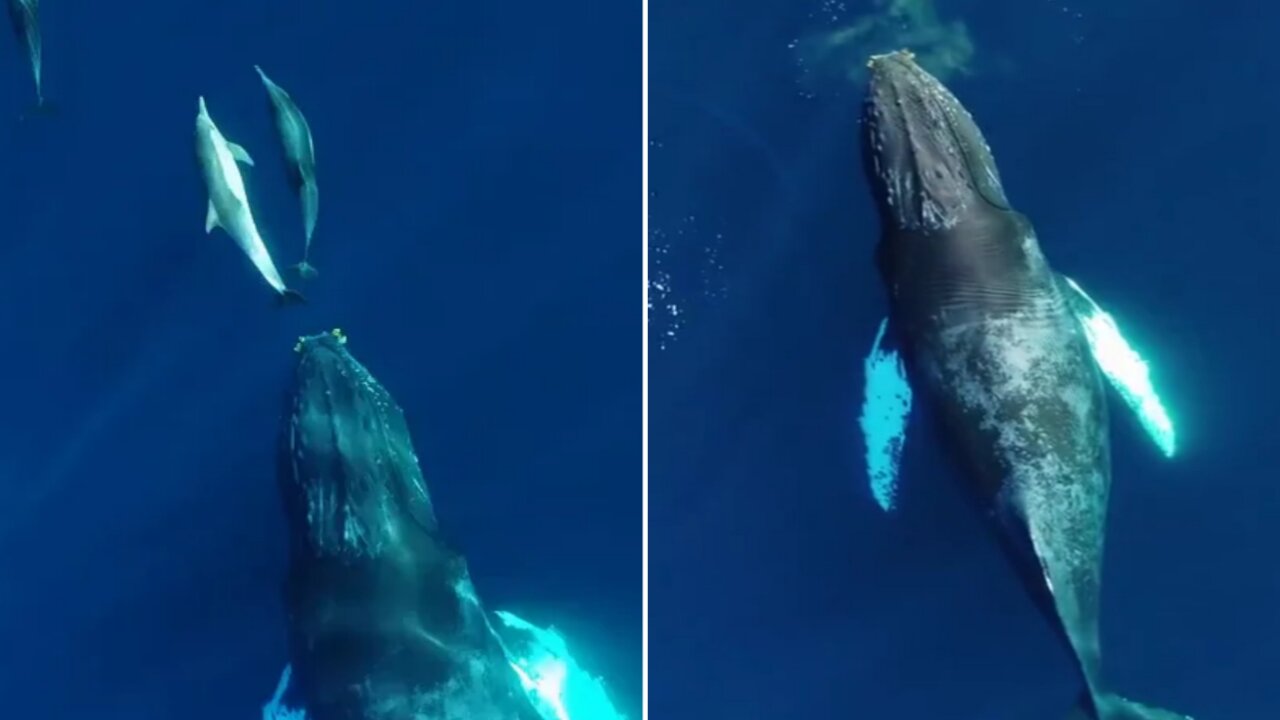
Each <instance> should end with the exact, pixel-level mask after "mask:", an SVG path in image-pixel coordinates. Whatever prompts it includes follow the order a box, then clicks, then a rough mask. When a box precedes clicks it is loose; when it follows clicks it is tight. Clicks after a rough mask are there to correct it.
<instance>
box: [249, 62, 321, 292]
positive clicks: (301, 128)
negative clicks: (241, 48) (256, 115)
mask: <svg viewBox="0 0 1280 720" xmlns="http://www.w3.org/2000/svg"><path fill="white" fill-rule="evenodd" d="M253 69H254V70H257V71H258V77H260V78H262V84H263V85H264V86H266V88H267V95H268V96H270V99H271V112H272V115H274V116H275V121H276V129H277V130H278V131H279V132H280V142H281V144H282V145H283V146H284V157H285V161H286V164H287V165H288V168H289V181H290V182H291V183H292V184H293V187H294V190H295V191H296V192H297V193H298V196H299V198H300V199H301V201H302V222H303V224H304V227H305V228H306V233H307V240H306V248H305V250H304V251H303V253H302V262H300V263H298V264H297V265H295V266H294V268H295V269H297V271H298V274H299V275H301V276H302V277H303V278H313V277H315V276H316V269H315V267H314V266H312V265H311V263H310V262H308V260H309V258H310V256H311V235H312V233H314V232H315V229H316V215H317V214H318V213H319V212H320V189H319V187H317V186H316V147H315V142H313V141H312V139H311V128H310V127H309V126H308V125H307V119H306V118H305V117H303V116H302V111H301V110H299V109H298V106H297V104H295V103H294V102H293V98H292V97H290V96H289V93H287V92H285V91H284V88H282V87H280V86H279V85H277V84H275V83H274V82H272V80H271V78H269V77H267V74H266V73H265V72H263V71H262V68H261V67H259V66H257V65H254V66H253Z"/></svg>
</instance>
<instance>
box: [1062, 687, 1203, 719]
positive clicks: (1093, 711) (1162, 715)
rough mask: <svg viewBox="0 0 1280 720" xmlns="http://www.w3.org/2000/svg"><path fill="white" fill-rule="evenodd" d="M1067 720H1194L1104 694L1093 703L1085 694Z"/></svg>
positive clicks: (1170, 711)
mask: <svg viewBox="0 0 1280 720" xmlns="http://www.w3.org/2000/svg"><path fill="white" fill-rule="evenodd" d="M1067 720H1195V719H1194V718H1192V717H1191V716H1190V715H1183V714H1182V713H1176V712H1173V711H1172V710H1163V709H1161V708H1154V707H1150V706H1148V705H1143V704H1142V703H1137V702H1134V701H1132V700H1128V699H1126V698H1122V697H1120V696H1119V695H1113V694H1111V693H1105V694H1102V695H1100V696H1099V697H1098V699H1097V701H1096V702H1095V701H1094V700H1093V699H1092V698H1090V697H1089V696H1088V694H1085V695H1083V696H1081V698H1080V701H1079V702H1078V703H1077V704H1076V706H1075V708H1073V709H1072V711H1071V714H1070V715H1069V716H1067Z"/></svg>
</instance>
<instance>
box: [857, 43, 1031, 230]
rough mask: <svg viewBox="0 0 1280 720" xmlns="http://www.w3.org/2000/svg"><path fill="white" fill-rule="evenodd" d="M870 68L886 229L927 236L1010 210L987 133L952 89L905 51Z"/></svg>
mask: <svg viewBox="0 0 1280 720" xmlns="http://www.w3.org/2000/svg"><path fill="white" fill-rule="evenodd" d="M867 67H868V69H869V71H870V72H869V73H868V75H869V80H868V84H867V93H866V100H865V104H864V107H863V114H862V146H863V160H864V167H865V169H866V172H867V177H868V180H869V181H870V183H871V186H872V189H873V192H874V195H875V198H876V204H877V206H878V208H879V211H880V217H881V222H882V224H883V225H884V226H885V227H886V229H890V230H895V231H908V232H916V233H925V234H927V233H932V232H937V231H941V230H946V229H949V228H951V227H954V226H955V224H956V223H958V222H960V221H961V220H964V219H965V218H966V217H968V216H969V215H970V213H971V212H973V211H974V210H975V209H978V210H979V211H980V209H981V208H982V207H983V206H987V207H994V208H997V209H1001V210H1007V209H1009V203H1008V200H1007V199H1006V198H1005V194H1004V189H1003V188H1002V186H1001V184H1000V175H999V173H998V171H997V170H996V164H995V160H994V158H993V157H992V155H991V150H990V148H989V147H988V146H987V142H986V140H985V139H984V138H983V136H982V131H981V130H979V129H978V125H977V123H975V122H974V120H973V117H972V116H971V115H970V114H969V112H968V111H967V110H966V109H965V108H964V106H963V105H961V104H960V101H959V100H957V99H956V97H955V96H954V95H952V94H951V91H950V90H948V89H947V88H946V87H945V86H944V85H943V84H942V83H941V82H939V81H938V79H937V78H935V77H934V76H932V75H930V74H929V73H928V72H926V71H925V70H924V69H923V68H921V67H920V66H919V65H918V64H917V63H916V61H915V57H914V56H913V55H912V54H911V53H910V52H908V51H905V50H903V51H898V52H892V53H888V54H886V55H875V56H872V57H871V59H870V60H869V61H868V62H867Z"/></svg>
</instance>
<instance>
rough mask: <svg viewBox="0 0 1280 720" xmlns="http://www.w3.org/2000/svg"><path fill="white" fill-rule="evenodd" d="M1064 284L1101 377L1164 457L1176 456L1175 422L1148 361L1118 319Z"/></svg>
mask: <svg viewBox="0 0 1280 720" xmlns="http://www.w3.org/2000/svg"><path fill="white" fill-rule="evenodd" d="M1062 281H1063V282H1062V286H1063V294H1064V295H1066V297H1067V300H1068V302H1070V303H1071V306H1072V308H1073V309H1074V311H1075V314H1076V318H1077V319H1078V320H1079V321H1080V325H1081V327H1083V328H1084V334H1085V337H1086V338H1087V339H1088V341H1089V350H1090V352H1092V353H1093V359H1094V361H1096V362H1097V363H1098V367H1099V369H1101V370H1102V374H1103V375H1105V376H1106V378H1107V380H1108V381H1109V382H1110V383H1111V386H1112V387H1114V388H1115V389H1116V391H1117V392H1119V393H1120V397H1121V398H1123V399H1124V402H1125V404H1126V405H1128V406H1129V408H1130V409H1131V410H1133V412H1134V413H1135V414H1137V416H1138V421H1139V422H1140V423H1142V428H1143V429H1144V430H1146V432H1147V435H1149V436H1151V439H1152V440H1153V441H1155V443H1156V445H1157V446H1158V447H1159V448H1160V451H1161V452H1162V453H1164V455H1165V457H1173V454H1174V452H1175V451H1176V450H1177V435H1176V433H1175V431H1174V427H1173V419H1172V418H1171V417H1169V411H1168V410H1166V409H1165V407H1164V404H1163V403H1162V402H1161V401H1160V396H1159V394H1157V393H1156V389H1155V386H1154V385H1153V384H1152V382H1151V369H1150V368H1149V367H1148V366H1147V362H1146V360H1144V359H1143V358H1142V356H1141V355H1139V354H1138V351H1136V350H1134V349H1133V347H1132V346H1131V345H1130V344H1129V342H1128V341H1127V340H1125V338H1124V335H1122V334H1121V332H1120V326H1119V325H1117V324H1116V321H1115V318H1113V317H1112V316H1111V315H1110V313H1108V312H1106V311H1105V310H1103V309H1102V307H1101V306H1099V305H1098V303H1096V302H1094V300H1093V298H1091V297H1089V295H1088V294H1087V293H1085V291H1084V289H1083V288H1081V287H1080V285H1079V284H1077V283H1076V281H1074V280H1072V279H1071V278H1069V277H1066V276H1065V275H1064V276H1062Z"/></svg>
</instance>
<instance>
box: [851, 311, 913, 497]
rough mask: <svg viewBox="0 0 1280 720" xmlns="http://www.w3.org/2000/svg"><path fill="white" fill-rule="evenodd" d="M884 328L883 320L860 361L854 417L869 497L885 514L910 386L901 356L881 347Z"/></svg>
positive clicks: (894, 478)
mask: <svg viewBox="0 0 1280 720" xmlns="http://www.w3.org/2000/svg"><path fill="white" fill-rule="evenodd" d="M888 326H889V320H888V319H887V318H886V319H885V320H882V321H881V322H880V329H879V330H878V331H877V332H876V339H875V342H873V343H872V345H871V352H870V353H869V354H868V355H867V358H866V360H864V361H863V365H864V367H865V370H866V375H865V379H864V381H863V382H864V385H863V395H862V415H861V416H860V417H859V418H858V424H859V425H861V427H862V438H863V440H864V441H865V443H866V449H867V457H866V461H867V478H868V480H869V481H870V483H871V495H872V497H874V498H875V500H876V504H878V505H879V506H880V508H881V509H882V510H884V511H885V512H890V511H892V510H893V509H894V506H895V501H896V500H897V495H898V474H899V468H900V466H901V463H902V448H903V445H904V443H905V442H906V434H907V418H908V416H909V415H910V414H911V384H910V383H909V382H908V381H907V372H906V367H905V365H904V364H903V362H902V357H901V356H900V355H899V354H898V351H897V350H895V349H893V348H886V347H884V339H885V330H886V329H887V328H888Z"/></svg>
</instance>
